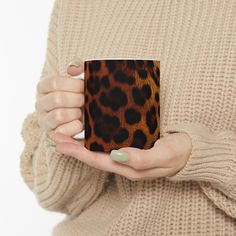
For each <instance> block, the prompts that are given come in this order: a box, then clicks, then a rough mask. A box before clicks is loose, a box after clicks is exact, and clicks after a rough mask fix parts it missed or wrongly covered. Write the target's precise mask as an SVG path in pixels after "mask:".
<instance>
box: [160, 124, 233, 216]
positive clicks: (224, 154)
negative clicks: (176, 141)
mask: <svg viewBox="0 0 236 236" xmlns="http://www.w3.org/2000/svg"><path fill="white" fill-rule="evenodd" d="M174 132H184V133H186V134H188V135H189V137H190V138H191V141H192V152H191V154H190V156H189V159H188V161H187V163H186V165H185V166H184V168H182V169H181V170H180V171H179V172H177V173H176V174H175V175H174V176H170V177H167V179H169V180H170V181H188V180H193V181H198V183H199V185H200V187H201V189H202V191H203V192H204V193H205V194H206V196H207V197H208V198H209V199H210V200H211V201H212V202H213V203H214V204H215V205H216V206H217V207H218V208H220V209H221V210H223V211H224V212H225V213H226V214H227V215H229V216H231V217H233V218H236V133H235V132H234V131H232V130H219V131H211V130H210V129H209V128H208V127H207V126H205V125H203V124H200V123H181V124H175V125H169V126H167V127H165V132H164V135H163V136H165V135H167V134H169V133H174Z"/></svg>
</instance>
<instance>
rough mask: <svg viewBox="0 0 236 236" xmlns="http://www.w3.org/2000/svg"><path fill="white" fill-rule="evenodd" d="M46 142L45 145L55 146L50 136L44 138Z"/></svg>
mask: <svg viewBox="0 0 236 236" xmlns="http://www.w3.org/2000/svg"><path fill="white" fill-rule="evenodd" d="M46 143H47V146H52V147H56V143H55V142H54V141H53V140H52V139H50V138H47V139H46Z"/></svg>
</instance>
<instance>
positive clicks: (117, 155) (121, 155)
mask: <svg viewBox="0 0 236 236" xmlns="http://www.w3.org/2000/svg"><path fill="white" fill-rule="evenodd" d="M110 157H111V159H112V160H114V161H118V162H126V161H128V160H129V153H128V152H125V151H119V150H112V151H111V152H110Z"/></svg>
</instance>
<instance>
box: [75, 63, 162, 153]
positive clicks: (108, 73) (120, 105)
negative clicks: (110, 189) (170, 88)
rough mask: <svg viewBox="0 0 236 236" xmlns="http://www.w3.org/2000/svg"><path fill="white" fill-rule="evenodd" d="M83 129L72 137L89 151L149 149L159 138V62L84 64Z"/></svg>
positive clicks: (81, 77)
mask: <svg viewBox="0 0 236 236" xmlns="http://www.w3.org/2000/svg"><path fill="white" fill-rule="evenodd" d="M77 78H79V79H84V96H85V102H84V107H83V108H82V110H83V115H84V116H83V119H82V122H83V125H84V129H83V131H82V132H81V133H79V134H77V135H75V136H74V138H75V139H84V146H85V147H86V148H87V149H89V150H91V151H101V152H110V151H111V150H112V149H119V148H121V147H137V148H141V149H149V148H151V147H152V146H153V145H154V143H155V141H156V140H157V139H159V138H160V101H159V95H160V60H159V58H158V59H142V58H140V59H133V58H102V59H88V60H85V61H84V73H83V74H81V75H80V76H78V77H77Z"/></svg>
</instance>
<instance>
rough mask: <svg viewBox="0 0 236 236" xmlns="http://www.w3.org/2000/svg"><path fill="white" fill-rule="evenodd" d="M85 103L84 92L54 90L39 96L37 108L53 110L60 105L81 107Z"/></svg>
mask: <svg viewBox="0 0 236 236" xmlns="http://www.w3.org/2000/svg"><path fill="white" fill-rule="evenodd" d="M83 105H84V94H83V93H71V92H64V91H63V92H62V91H57V92H52V93H49V94H46V95H45V96H42V97H41V98H39V99H38V100H37V102H36V109H37V110H38V111H39V112H40V111H47V112H48V111H51V110H53V109H55V108H59V107H67V108H72V107H81V106H83Z"/></svg>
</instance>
